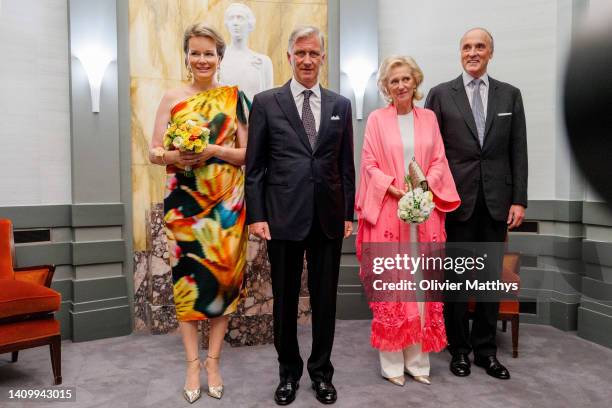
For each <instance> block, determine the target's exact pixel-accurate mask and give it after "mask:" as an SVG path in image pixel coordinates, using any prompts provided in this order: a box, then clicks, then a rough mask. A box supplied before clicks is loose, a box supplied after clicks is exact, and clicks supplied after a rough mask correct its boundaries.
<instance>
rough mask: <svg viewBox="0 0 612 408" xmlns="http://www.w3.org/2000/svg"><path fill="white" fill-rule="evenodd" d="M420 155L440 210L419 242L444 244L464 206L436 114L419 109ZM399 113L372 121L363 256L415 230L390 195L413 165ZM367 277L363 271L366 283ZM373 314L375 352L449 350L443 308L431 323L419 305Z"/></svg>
mask: <svg viewBox="0 0 612 408" xmlns="http://www.w3.org/2000/svg"><path fill="white" fill-rule="evenodd" d="M413 114H414V155H415V159H416V161H417V162H418V163H419V165H420V166H421V168H422V169H423V171H424V173H425V175H426V177H427V182H428V184H429V188H430V190H431V191H432V193H433V196H434V203H435V205H436V208H435V210H434V211H433V213H432V214H431V216H430V218H429V219H428V220H427V221H426V222H424V223H422V224H419V225H418V226H417V235H418V237H417V240H418V242H444V241H446V232H445V229H444V220H445V213H446V212H449V211H453V210H455V209H456V208H457V207H459V204H460V203H461V201H460V199H459V195H458V194H457V189H456V188H455V183H454V181H453V177H452V175H451V172H450V169H449V167H448V161H447V159H446V155H445V152H444V144H443V142H442V137H441V135H440V130H439V127H438V122H437V120H436V116H435V114H434V113H433V112H432V111H431V110H429V109H423V108H418V107H415V108H414V109H413ZM403 152H404V149H403V143H402V140H401V135H400V130H399V125H398V118H397V110H396V108H395V106H393V105H389V106H387V107H386V108H381V109H377V110H376V111H374V112H372V113H371V114H370V116H369V117H368V122H367V125H366V130H365V137H364V143H363V150H362V156H361V168H360V182H359V187H358V190H357V196H356V203H355V210H356V212H357V215H358V231H357V240H356V246H357V256H358V257H359V258H360V257H361V249H362V246H363V243H368V242H410V241H411V237H410V226H409V225H408V224H406V223H404V222H402V221H400V220H399V218H398V217H397V202H398V200H397V199H396V198H394V197H392V196H391V195H389V194H387V189H388V188H389V186H390V185H391V184H393V185H394V186H395V187H398V188H402V189H403V187H404V175H405V174H406V171H407V170H406V169H407V166H408V164H407V163H404V155H403ZM363 273H364V271H363V270H362V271H360V275H361V276H362V278H363ZM370 308H371V309H372V312H373V320H372V336H371V343H372V346H373V347H375V348H377V349H380V350H383V351H398V350H402V349H404V348H406V347H407V346H409V345H411V344H414V343H421V347H422V351H424V352H428V351H440V350H442V349H443V348H444V347H445V346H446V331H445V329H444V318H443V315H442V308H443V305H442V303H439V302H427V303H426V304H425V308H424V311H425V312H424V314H425V321H424V324H423V327H422V328H421V319H420V316H419V311H418V307H417V303H416V302H370Z"/></svg>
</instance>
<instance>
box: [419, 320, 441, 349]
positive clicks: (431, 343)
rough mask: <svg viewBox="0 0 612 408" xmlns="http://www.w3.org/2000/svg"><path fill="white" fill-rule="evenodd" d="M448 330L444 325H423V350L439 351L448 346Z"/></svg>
mask: <svg viewBox="0 0 612 408" xmlns="http://www.w3.org/2000/svg"><path fill="white" fill-rule="evenodd" d="M446 345H447V342H446V330H445V329H444V325H437V324H436V325H433V326H426V327H423V341H422V343H421V350H423V352H424V353H429V352H436V353H437V352H438V351H442V350H444V348H445V347H446Z"/></svg>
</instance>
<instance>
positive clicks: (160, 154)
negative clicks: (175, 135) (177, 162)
mask: <svg viewBox="0 0 612 408" xmlns="http://www.w3.org/2000/svg"><path fill="white" fill-rule="evenodd" d="M152 152H153V156H155V157H158V158H160V159H161V161H162V163H163V164H166V160H164V155H165V154H166V149H164V148H163V147H156V148H155V149H153V150H152Z"/></svg>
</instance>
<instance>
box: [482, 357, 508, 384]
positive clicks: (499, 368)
mask: <svg viewBox="0 0 612 408" xmlns="http://www.w3.org/2000/svg"><path fill="white" fill-rule="evenodd" d="M474 364H476V365H477V366H478V367H483V368H485V369H486V370H487V374H489V375H490V376H491V377H495V378H499V379H500V380H509V379H510V372H509V371H508V369H507V368H506V367H504V366H503V365H502V364H501V363H500V362H499V361H497V357H495V356H485V357H482V356H475V357H474Z"/></svg>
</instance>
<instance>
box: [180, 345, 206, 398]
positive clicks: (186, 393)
mask: <svg viewBox="0 0 612 408" xmlns="http://www.w3.org/2000/svg"><path fill="white" fill-rule="evenodd" d="M199 360H200V359H199V358H198V357H196V358H194V359H193V360H187V363H193V362H194V361H199ZM198 364H199V365H200V366H201V365H202V363H198ZM201 396H202V389H201V388H197V389H195V390H189V389H187V388H183V398H185V400H186V401H187V402H188V403H190V404H193V403H194V402H196V401H197V400H199V399H200V397H201Z"/></svg>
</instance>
